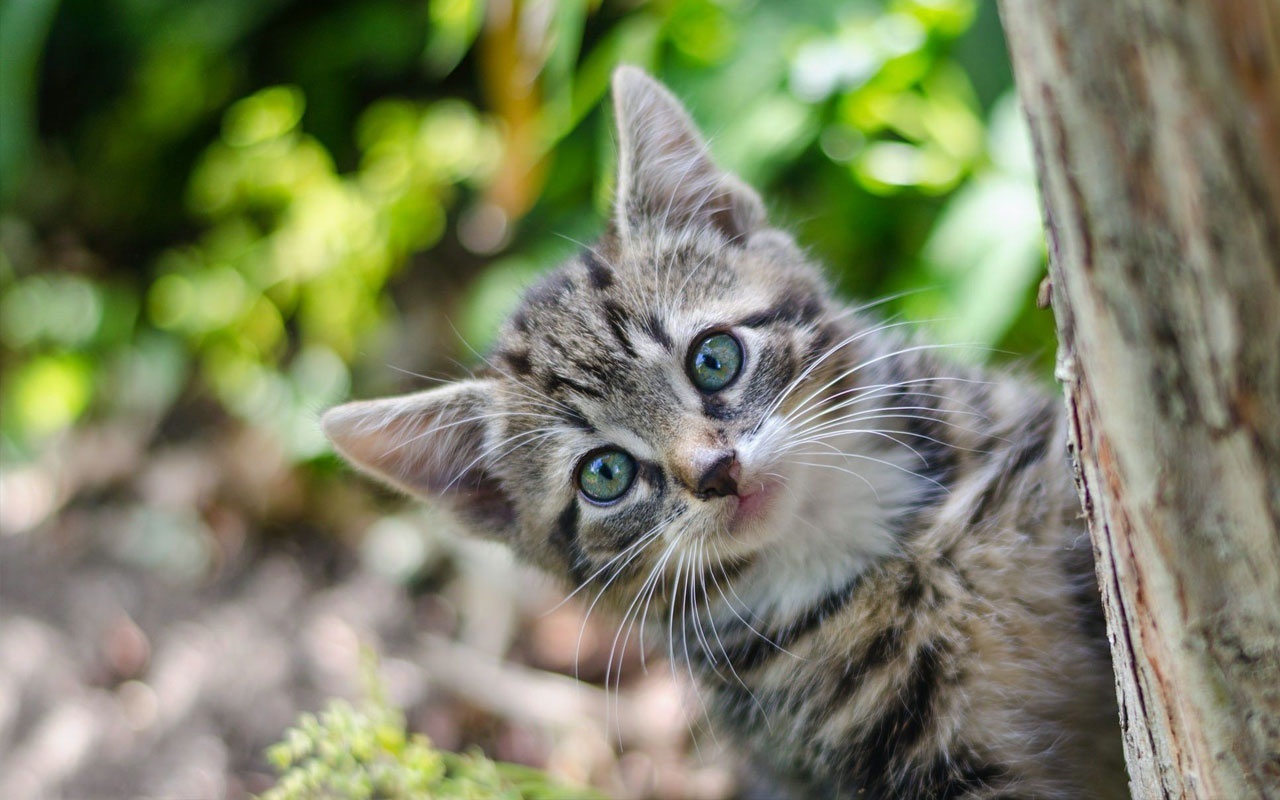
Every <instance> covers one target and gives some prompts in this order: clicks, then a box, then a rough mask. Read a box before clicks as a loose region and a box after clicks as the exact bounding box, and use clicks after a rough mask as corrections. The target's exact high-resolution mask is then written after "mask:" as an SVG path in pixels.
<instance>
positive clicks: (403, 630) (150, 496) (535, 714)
mask: <svg viewBox="0 0 1280 800" xmlns="http://www.w3.org/2000/svg"><path fill="white" fill-rule="evenodd" d="M232 430H235V428H234V426H232ZM248 430H249V429H241V430H240V432H239V433H238V434H227V435H225V436H221V437H209V436H207V435H202V436H200V437H199V438H195V439H190V440H188V441H186V442H185V443H176V444H175V443H169V444H167V445H164V446H157V447H152V448H150V449H147V448H146V447H145V446H144V445H143V440H142V439H141V438H139V437H140V436H141V433H142V432H141V431H138V430H132V431H130V430H129V429H127V428H124V427H117V428H114V429H106V428H99V429H81V430H80V431H78V432H77V433H76V434H75V435H73V436H69V437H68V438H67V439H66V440H65V441H63V442H62V443H61V444H60V446H58V447H56V448H53V449H52V450H51V451H50V452H51V453H52V454H54V455H51V456H50V458H48V459H46V460H45V461H44V462H43V463H41V464H39V465H36V466H31V467H27V468H25V469H23V470H21V471H14V470H10V471H9V472H7V473H5V474H4V475H3V478H2V479H0V488H2V491H3V494H2V495H0V798H5V799H6V800H28V799H31V800H36V798H68V800H90V799H92V800H116V799H117V798H118V799H120V800H125V799H126V798H129V799H132V798H166V799H172V800H177V799H178V798H182V800H188V799H190V800H197V799H199V800H204V799H205V798H209V799H210V800H213V799H215V798H219V799H220V798H241V797H246V796H248V795H250V794H252V793H255V792H260V791H262V790H263V789H265V788H267V787H268V786H270V785H271V783H272V779H273V776H272V775H271V773H270V770H269V768H268V767H267V765H266V764H265V762H264V760H263V756H262V753H263V749H264V748H265V747H267V746H268V745H270V744H272V743H274V742H275V741H277V740H278V739H279V738H280V737H281V734H282V732H283V730H284V729H285V728H286V727H287V726H288V725H290V724H291V723H292V722H293V721H294V719H295V718H296V717H297V715H298V714H299V713H300V712H302V711H305V710H316V709H319V708H320V707H322V706H323V705H324V702H325V701H326V700H327V699H328V698H332V697H348V698H354V697H357V696H358V694H359V689H358V686H359V677H358V669H359V649H360V647H361V646H362V645H367V646H370V647H373V648H375V649H376V650H377V651H378V652H379V653H380V654H381V657H382V672H383V676H384V680H385V681H386V682H387V684H388V687H389V691H390V695H391V699H392V701H393V702H394V703H395V704H397V705H399V706H401V707H403V708H405V709H406V710H407V712H408V719H409V725H410V727H411V728H412V729H415V730H418V731H423V732H425V733H427V734H428V735H429V736H430V737H431V738H432V740H433V741H434V742H435V743H436V744H437V745H438V746H440V747H443V748H449V749H463V748H466V747H468V746H472V745H478V746H481V747H483V748H484V750H485V751H486V752H488V753H489V754H490V755H492V756H493V757H495V758H498V759H501V760H508V761H515V762H519V763H524V764H530V765H534V766H539V767H546V768H549V769H550V770H551V771H552V772H553V773H554V774H556V775H560V776H563V777H565V778H566V779H567V780H570V781H579V782H590V783H592V784H594V785H596V786H599V787H601V788H603V789H604V790H605V791H606V792H607V793H609V794H610V795H611V796H614V797H618V798H629V797H635V798H641V797H655V798H727V797H732V796H734V791H735V790H734V780H733V777H732V767H731V765H730V764H729V762H728V761H727V760H726V758H725V757H724V756H723V754H722V753H721V751H720V748H719V747H718V745H717V743H716V741H715V739H714V737H713V735H711V734H709V733H708V732H707V730H706V728H705V727H703V728H697V726H696V725H695V724H693V723H690V722H688V721H687V719H686V716H685V713H684V712H685V709H690V710H692V709H693V708H694V707H695V706H694V705H693V703H694V702H695V701H692V700H689V701H688V702H685V700H684V698H683V697H682V695H681V694H680V690H679V689H678V688H677V684H676V683H675V682H674V680H673V676H672V674H671V672H670V670H669V669H668V668H667V666H666V665H665V664H662V663H660V662H659V663H656V664H653V663H651V664H649V669H648V672H647V674H645V672H644V671H643V670H642V669H641V665H640V663H639V659H638V657H637V656H636V655H635V648H634V647H633V648H632V650H631V652H630V654H629V655H628V657H627V659H626V664H625V666H624V670H623V681H622V688H621V690H620V691H619V692H618V694H617V696H616V698H615V697H613V696H612V695H611V696H610V701H609V704H607V703H606V699H605V692H604V690H603V689H602V684H603V682H604V680H605V663H606V658H607V655H608V653H609V649H610V646H611V644H612V641H613V636H614V630H613V629H612V628H611V627H609V625H608V623H607V621H600V620H597V619H594V618H593V619H591V620H590V622H589V623H586V624H585V625H584V621H583V610H584V606H583V605H581V604H579V603H578V602H576V601H571V602H569V603H565V604H560V600H561V595H560V594H559V593H558V592H557V591H556V590H555V589H554V588H552V587H551V586H550V585H549V583H548V582H547V581H545V580H544V579H542V578H541V577H540V576H537V575H534V574H532V573H531V572H529V571H526V570H525V569H523V568H520V567H517V566H515V565H513V564H512V563H511V561H510V559H509V558H508V557H507V556H506V555H505V552H504V551H503V550H502V549H501V548H498V547H496V546H492V545H487V544H483V543H476V542H468V541H463V540H460V539H458V538H456V537H454V536H453V535H451V534H450V532H449V530H448V526H447V523H445V522H444V521H442V520H440V519H436V518H433V517H432V516H430V514H429V512H426V511H424V510H421V509H414V508H412V507H403V506H401V509H402V510H401V511H400V512H399V513H397V514H392V515H391V516H381V514H382V509H381V508H375V507H374V506H375V504H384V503H385V504H386V505H388V506H390V507H391V508H396V507H397V506H398V505H399V504H397V503H392V502H390V500H389V499H387V498H381V499H379V498H374V500H370V495H369V494H368V493H367V492H365V491H364V489H363V488H362V487H361V485H360V480H359V479H358V478H356V477H355V476H353V475H342V474H339V475H336V476H334V478H333V479H332V481H330V482H329V483H328V484H326V485H323V487H322V489H321V490H320V491H318V492H316V493H315V494H313V495H310V496H308V495H306V494H305V493H304V492H305V490H304V488H303V487H302V486H301V485H299V484H297V483H295V482H294V479H292V478H291V477H290V474H291V473H290V471H289V470H288V469H286V467H285V463H284V460H283V459H282V457H280V456H279V455H278V454H273V452H272V448H271V447H270V446H269V445H268V444H267V443H266V442H265V441H260V440H257V439H256V438H255V437H254V436H253V434H252V433H250V432H248ZM131 434H132V435H133V436H134V437H135V438H134V439H133V440H132V441H131V440H130V435H131ZM86 464H95V465H99V466H98V467H96V468H95V469H94V470H93V471H92V472H90V471H86V470H84V469H83V468H82V466H80V465H86ZM102 465H109V466H102ZM304 510H305V512H306V514H305V518H306V519H309V520H315V519H328V520H330V521H331V525H332V526H333V527H332V529H322V528H317V527H316V526H315V524H314V523H313V522H312V523H304V522H302V520H303V518H304V517H303V515H302V514H301V513H300V512H301V511H304ZM174 530H178V531H182V532H183V535H182V536H177V537H175V536H174V535H173V531H174ZM159 531H163V535H159V534H158V533H157V532H159ZM342 531H347V533H346V534H345V535H344V534H343V533H342ZM355 533H364V534H366V535H364V536H363V538H362V539H359V538H358V537H356V536H355V535H354V534H355ZM355 541H362V544H359V545H353V544H350V542H355ZM580 633H581V645H580V650H579V653H578V658H577V665H578V670H579V672H580V674H581V678H580V680H575V678H574V677H572V676H573V674H574V671H575V650H576V649H579V638H580ZM614 703H616V707H614V706H613V705H610V704H614ZM691 728H693V729H695V730H698V731H699V735H698V736H697V740H698V742H697V744H696V745H695V744H694V743H693V741H692V739H691V737H690V730H691ZM619 740H621V742H622V747H621V748H619Z"/></svg>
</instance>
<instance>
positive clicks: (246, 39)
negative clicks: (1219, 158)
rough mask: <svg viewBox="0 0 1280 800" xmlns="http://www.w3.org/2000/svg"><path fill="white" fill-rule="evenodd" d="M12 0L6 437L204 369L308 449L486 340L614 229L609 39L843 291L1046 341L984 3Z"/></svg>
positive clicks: (1010, 105)
mask: <svg viewBox="0 0 1280 800" xmlns="http://www.w3.org/2000/svg"><path fill="white" fill-rule="evenodd" d="M0 16H2V19H0V22H3V26H2V28H3V33H2V34H0V36H2V37H3V41H2V42H0V44H3V45H4V46H3V47H0V58H2V59H3V60H4V64H3V66H4V71H3V76H4V77H3V80H0V120H3V127H2V128H0V180H2V181H3V183H2V184H0V192H2V197H3V201H4V210H3V216H2V218H0V377H2V378H3V394H2V396H0V411H2V417H0V437H2V438H0V459H3V460H6V461H9V462H12V461H14V460H21V459H27V458H31V457H34V456H36V455H38V453H39V452H40V450H41V448H42V447H44V446H45V445H46V444H47V443H48V442H50V441H53V440H55V439H56V437H57V436H58V435H59V434H60V433H62V432H64V431H66V430H68V429H70V428H72V427H73V426H75V425H76V424H78V423H80V422H81V421H83V420H86V419H95V418H103V417H109V416H111V415H118V414H151V415H160V416H163V415H165V414H166V413H168V412H169V410H170V409H171V408H173V407H174V406H175V404H179V403H182V402H184V401H185V400H189V399H191V398H200V397H209V398H212V399H214V400H215V401H216V402H217V403H218V404H219V405H220V406H221V407H222V408H225V409H226V410H227V411H228V412H230V414H231V415H232V416H233V417H235V418H239V419H241V420H244V421H245V422H247V423H248V424H252V425H256V426H259V427H260V428H262V429H263V430H266V431H270V432H271V434H272V435H274V436H276V437H277V438H278V439H279V441H280V442H281V443H282V444H283V445H284V447H285V448H286V451H287V452H288V453H289V454H290V455H291V457H292V458H293V459H295V460H296V461H300V462H302V461H307V460H309V459H313V458H315V457H317V456H319V455H321V454H322V453H323V452H324V444H323V442H322V441H321V439H320V437H319V434H318V431H317V428H316V424H315V418H316V416H317V412H318V410H319V409H321V408H323V407H325V406H327V405H330V404H332V403H335V402H338V401H340V400H342V399H343V398H345V397H346V396H348V395H349V394H351V393H358V394H364V393H367V392H369V391H372V390H375V389H376V390H380V391H381V390H387V389H389V388H397V384H399V388H405V387H407V386H410V385H412V384H411V383H409V382H408V381H407V379H405V378H404V376H403V375H402V374H401V373H399V372H397V369H396V368H403V369H404V370H416V371H423V370H438V369H440V368H441V367H442V366H446V365H447V364H448V363H449V359H451V358H459V359H462V360H464V361H466V360H474V358H475V356H474V355H472V354H471V352H472V350H483V348H484V347H485V345H486V344H487V341H488V338H489V337H490V336H491V335H492V332H493V329H494V326H495V325H496V322H497V320H498V319H500V318H501V317H502V316H503V315H504V314H505V313H506V312H507V310H508V309H509V307H510V305H511V304H512V303H513V302H514V300H515V298H516V297H517V296H518V289H519V286H520V285H522V284H523V283H525V282H527V281H528V280H529V279H531V278H532V277H533V276H534V275H536V273H537V272H538V271H540V270H542V269H546V268H548V267H550V266H552V265H553V264H554V263H555V262H556V260H557V259H558V258H560V257H563V256H564V255H565V254H567V253H568V252H570V251H571V250H572V249H573V248H574V247H576V245H575V244H574V242H575V241H578V240H583V241H585V240H587V239H589V238H590V237H592V236H593V235H594V234H595V233H596V232H597V231H599V230H600V229H601V227H602V225H603V218H604V215H605V214H606V213H607V201H608V197H609V191H610V185H611V180H612V177H611V176H612V169H613V165H612V134H611V129H610V125H611V121H610V117H609V114H608V113H607V109H605V108H604V107H603V104H602V103H601V101H602V100H603V99H604V98H605V95H606V92H607V87H608V79H609V75H610V72H611V71H612V69H613V68H614V67H615V66H616V65H617V64H619V63H623V62H630V63H638V64H640V65H642V66H645V67H646V68H648V69H649V70H651V71H652V72H654V73H655V74H656V75H657V76H658V77H660V78H661V79H662V80H664V81H666V82H667V83H668V84H669V85H670V86H671V87H672V88H673V90H674V91H675V92H676V93H677V94H679V95H680V96H682V97H683V98H685V99H686V101H687V102H688V104H689V106H690V108H691V110H692V111H693V113H694V115H695V117H697V119H698V121H699V123H700V124H701V125H702V126H703V128H704V130H705V131H706V132H707V134H708V136H709V137H710V138H711V140H712V143H713V149H714V150H715V152H716V154H717V157H718V158H719V159H720V160H721V162H722V163H724V164H725V165H726V166H727V167H729V168H731V169H734V170H736V171H738V172H739V173H740V174H741V175H743V177H744V178H746V179H747V180H748V181H750V182H752V183H754V184H755V185H757V186H758V187H759V188H760V189H761V190H762V192H763V194H764V196H765V197H766V199H767V200H768V201H769V203H770V204H771V206H772V207H773V209H774V212H775V216H776V217H777V219H778V221H779V222H780V223H782V224H785V225H788V226H789V227H791V228H793V229H794V230H795V231H796V232H797V235H798V236H799V238H800V239H801V240H802V241H803V242H804V243H805V244H806V245H808V246H810V247H811V248H812V250H813V251H814V252H815V254H816V255H817V256H819V257H821V258H822V259H823V260H824V261H826V262H827V263H828V264H829V265H830V266H831V268H832V270H833V273H834V274H835V275H836V276H837V278H838V281H839V283H840V285H841V286H842V288H843V289H844V290H845V291H847V292H848V293H849V294H851V295H856V296H858V297H865V298H874V297H877V296H879V295H884V294H900V296H899V297H897V298H896V299H894V300H893V301H892V302H889V303H887V304H886V305H885V306H884V308H885V313H887V314H898V313H902V314H906V315H908V316H911V317H914V318H918V319H927V320H933V322H931V323H930V325H931V327H932V329H933V333H934V335H936V336H939V337H941V338H943V339H945V340H949V341H954V342H966V343H970V344H973V345H975V347H976V348H977V349H978V350H979V351H985V350H989V349H991V348H996V349H1007V350H1009V351H1012V352H1015V353H1021V354H1024V355H1029V356H1030V357H1031V358H1032V359H1036V360H1038V363H1039V364H1041V365H1044V364H1046V363H1047V362H1048V360H1049V358H1050V356H1051V335H1052V323H1051V320H1050V319H1049V318H1048V315H1047V314H1044V313H1042V312H1035V311H1034V310H1031V309H1030V306H1031V302H1030V299H1031V297H1032V296H1033V295H1034V290H1035V285H1036V283H1037V281H1038V278H1039V276H1040V274H1041V273H1042V269H1043V252H1042V250H1043V246H1042V243H1041V234H1040V224H1039V215H1038V207H1037V202H1036V196H1035V189H1034V183H1033V176H1032V172H1031V167H1030V158H1029V155H1028V151H1027V145H1026V137H1025V134H1024V133H1023V131H1022V129H1021V123H1020V118H1019V114H1018V113H1017V109H1016V106H1015V103H1014V101H1013V99H1012V94H1011V91H1010V87H1011V81H1010V78H1009V73H1008V67H1007V64H1006V62H1005V53H1004V46H1003V41H1002V38H1001V35H1000V31H999V28H998V23H997V21H996V19H995V16H994V10H993V8H992V6H991V4H987V3H980V2H979V0H851V1H850V2H835V3H833V2H829V0H795V1H794V2H788V3H773V2H766V0H658V1H657V2H651V3H632V2H623V3H615V2H603V1H602V0H564V1H563V2H553V1H552V0H515V1H514V2H511V3H501V4H499V3H494V4H488V3H485V2H482V0H436V1H434V2H426V0H324V2H312V0H188V1H187V2H183V3H175V2H164V0H129V1H128V2H118V3H106V2H102V0H62V2H61V3H56V2H53V0H15V2H11V3H8V4H6V5H4V6H3V8H2V9H0ZM424 304H425V305H424ZM424 308H425V311H423V310H422V309H424ZM424 313H425V314H427V315H428V316H429V317H430V319H428V320H426V321H425V322H424V321H423V319H421V317H422V315H423V314H424ZM437 318H446V319H447V323H446V324H445V325H444V327H443V329H442V328H441V325H440V324H438V323H439V320H438V319H437ZM464 339H465V342H464V341H463V340H464ZM389 363H390V364H394V365H395V368H393V367H391V366H389V365H388V364H389ZM51 437H52V438H51Z"/></svg>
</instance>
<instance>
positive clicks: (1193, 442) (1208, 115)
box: [1000, 0, 1280, 800]
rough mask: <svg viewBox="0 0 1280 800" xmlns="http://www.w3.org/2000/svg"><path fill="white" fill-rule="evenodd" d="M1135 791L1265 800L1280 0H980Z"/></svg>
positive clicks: (1273, 706)
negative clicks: (1060, 388) (1028, 214)
mask: <svg viewBox="0 0 1280 800" xmlns="http://www.w3.org/2000/svg"><path fill="white" fill-rule="evenodd" d="M1000 5H1001V13H1002V15H1003V18H1004V21H1005V25H1006V30H1007V32H1008V38H1009V46H1010V50H1011V52H1012V55H1013V63H1014V71H1015V74H1016V76H1017V81H1018V86H1019V90H1020V93H1021V96H1022V101H1023V104H1024V106H1025V108H1026V112H1027V115H1028V118H1029V120H1030V123H1031V129H1032V135H1033V139H1034V142H1035V145H1036V149H1037V157H1038V159H1037V160H1038V166H1039V171H1040V181H1041V189H1042V193H1043V202H1044V206H1045V216H1046V222H1047V226H1048V231H1049V243H1050V256H1051V278H1052V282H1053V283H1052V285H1053V293H1052V297H1053V306H1054V310H1055V313H1056V315H1057V320H1058V333H1059V336H1060V342H1061V345H1060V348H1061V349H1060V351H1059V377H1060V379H1061V380H1062V381H1063V382H1064V384H1065V387H1066V391H1067V402H1068V405H1069V410H1070V413H1071V418H1072V421H1073V425H1072V428H1073V430H1072V444H1073V446H1074V452H1075V455H1076V459H1077V477H1078V482H1079V488H1080V492H1081V497H1082V499H1083V501H1084V508H1085V513H1086V515H1087V516H1088V519H1089V524H1090V529H1091V531H1092V533H1093V541H1094V549H1095V552H1096V554H1097V557H1098V576H1099V580H1100V583H1101V585H1102V592H1103V597H1104V601H1105V603H1106V607H1107V617H1108V626H1109V630H1110V636H1111V642H1112V648H1113V653H1114V662H1115V669H1116V675H1117V691H1118V693H1119V696H1120V703H1121V717H1122V720H1121V722H1122V724H1123V726H1124V732H1125V747H1126V757H1127V759H1128V763H1129V770H1130V774H1131V778H1132V789H1133V794H1134V796H1135V797H1139V798H1162V797H1177V798H1184V797H1185V798H1206V800H1229V799H1233V798H1252V797H1267V798H1280V5H1278V4H1277V0H1202V2H1199V3H1194V2H1193V3H1188V2H1183V1H1180V0H1105V2H1104V1H1103V0H1094V2H1086V0H1000Z"/></svg>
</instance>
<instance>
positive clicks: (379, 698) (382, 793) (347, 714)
mask: <svg viewBox="0 0 1280 800" xmlns="http://www.w3.org/2000/svg"><path fill="white" fill-rule="evenodd" d="M364 663H365V667H364V677H365V684H366V694H367V696H366V698H365V699H364V701H363V702H362V703H361V704H360V705H359V706H358V707H357V706H353V705H352V704H350V703H347V702H344V701H340V700H339V701H334V702H331V703H330V704H329V707H328V708H327V709H326V710H325V711H323V712H321V713H320V715H319V716H316V715H313V714H304V715H303V716H302V718H301V719H299V720H298V723H297V725H296V726H295V727H293V728H290V729H289V730H288V731H286V732H285V735H284V740H283V741H281V742H280V743H279V744H276V745H274V746H273V747H272V748H271V749H270V750H269V751H268V753H267V760H268V761H270V762H271V763H272V765H274V766H275V768H276V769H277V770H279V772H280V780H279V782H278V783H277V784H276V785H275V786H274V787H272V788H271V789H270V790H268V791H267V792H266V793H265V794H263V795H261V796H260V798H259V800H422V799H423V798H430V799H431V800H595V798H598V797H599V795H597V794H596V793H595V792H593V791H591V790H589V789H586V788H583V787H572V788H570V787H566V786H563V785H560V784H557V783H555V782H554V781H553V780H552V779H550V778H548V777H547V776H546V775H545V774H543V773H541V772H539V771H538V770H534V769H530V768H528V767H522V766H519V765H516V764H506V763H501V762H496V761H491V760H489V759H487V758H485V757H484V756H483V755H482V754H480V753H450V752H447V751H443V750H437V749H435V748H434V747H432V746H431V742H430V741H429V740H428V739H427V738H426V737H425V736H423V735H422V734H417V733H409V732H407V731H406V729H405V719H404V714H402V713H401V712H400V711H398V710H397V709H395V708H393V707H392V706H391V705H390V703H389V702H388V701H387V698H386V693H385V690H384V688H383V687H382V685H381V683H380V682H379V680H378V677H377V671H376V663H375V662H374V660H373V658H372V657H371V656H368V655H366V656H365V659H364Z"/></svg>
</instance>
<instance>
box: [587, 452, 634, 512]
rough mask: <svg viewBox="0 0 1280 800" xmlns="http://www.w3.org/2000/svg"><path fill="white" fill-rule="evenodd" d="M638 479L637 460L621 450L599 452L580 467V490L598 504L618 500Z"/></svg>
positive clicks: (592, 454) (589, 457) (588, 457)
mask: <svg viewBox="0 0 1280 800" xmlns="http://www.w3.org/2000/svg"><path fill="white" fill-rule="evenodd" d="M635 478H636V460H635V459H634V458H632V457H631V456H629V455H627V454H626V453H624V452H622V451H621V450H597V451H595V452H594V453H591V454H590V455H588V456H587V457H586V458H584V459H582V463H581V464H579V465H578V488H579V489H581V490H582V493H583V494H585V495H586V496H587V497H588V498H589V499H591V500H595V501H596V502H597V503H608V502H609V501H611V500H617V499H618V498H619V497H622V495H624V494H626V492H627V489H630V488H631V482H632V481H634V480H635Z"/></svg>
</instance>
